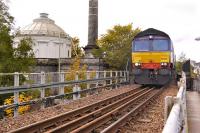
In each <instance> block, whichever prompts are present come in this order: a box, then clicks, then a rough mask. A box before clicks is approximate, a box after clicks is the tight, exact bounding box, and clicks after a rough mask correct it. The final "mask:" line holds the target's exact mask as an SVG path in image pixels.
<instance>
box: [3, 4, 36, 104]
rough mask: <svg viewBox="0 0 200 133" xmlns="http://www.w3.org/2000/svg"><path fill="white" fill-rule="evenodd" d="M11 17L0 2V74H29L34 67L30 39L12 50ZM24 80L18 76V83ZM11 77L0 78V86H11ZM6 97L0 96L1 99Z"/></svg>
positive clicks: (6, 8) (5, 6)
mask: <svg viewBox="0 0 200 133" xmlns="http://www.w3.org/2000/svg"><path fill="white" fill-rule="evenodd" d="M13 19H14V18H13V17H12V16H11V15H10V14H9V12H8V6H7V5H6V4H5V2H4V1H3V0H0V73H13V72H29V71H30V68H31V67H30V66H34V64H35V60H34V54H33V50H32V42H31V39H30V38H24V39H22V40H21V41H20V43H19V44H18V47H17V48H13V47H12V45H13V39H14V37H15V34H14V33H12V32H11V31H13V28H12V27H13ZM24 80H25V78H24V77H23V76H20V83H22V82H23V81H24ZM13 82H14V81H13V76H0V86H10V85H13ZM6 97H8V95H3V96H2V95H0V104H1V103H2V99H5V98H6Z"/></svg>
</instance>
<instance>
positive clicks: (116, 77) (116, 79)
mask: <svg viewBox="0 0 200 133" xmlns="http://www.w3.org/2000/svg"><path fill="white" fill-rule="evenodd" d="M117 84H118V71H115V89H117Z"/></svg>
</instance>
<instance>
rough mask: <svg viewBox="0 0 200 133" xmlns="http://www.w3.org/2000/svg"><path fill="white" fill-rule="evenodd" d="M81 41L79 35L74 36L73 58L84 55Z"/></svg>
mask: <svg viewBox="0 0 200 133" xmlns="http://www.w3.org/2000/svg"><path fill="white" fill-rule="evenodd" d="M79 43H80V40H79V38H78V37H73V38H72V58H74V57H82V56H83V55H84V54H83V51H82V49H81V47H80V44H79Z"/></svg>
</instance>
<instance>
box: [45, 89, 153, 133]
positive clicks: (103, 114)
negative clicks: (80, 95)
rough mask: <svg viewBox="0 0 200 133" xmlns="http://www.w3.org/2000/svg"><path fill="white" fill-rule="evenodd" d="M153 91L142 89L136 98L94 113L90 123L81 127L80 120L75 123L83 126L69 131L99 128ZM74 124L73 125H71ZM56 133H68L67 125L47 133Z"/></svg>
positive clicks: (75, 132) (75, 131) (74, 132)
mask: <svg viewBox="0 0 200 133" xmlns="http://www.w3.org/2000/svg"><path fill="white" fill-rule="evenodd" d="M152 90H153V89H148V90H147V89H144V92H142V93H138V94H139V95H135V96H136V97H129V98H128V99H127V100H126V101H124V102H121V103H120V104H116V105H115V106H114V107H115V108H112V107H110V109H109V108H106V109H107V110H108V111H104V110H102V111H99V112H95V113H94V114H97V118H96V119H93V120H91V121H90V122H89V121H87V123H84V124H85V125H83V122H82V121H81V119H80V120H79V121H77V122H76V124H77V123H78V122H82V123H81V124H82V125H83V126H80V125H81V124H79V126H80V127H79V128H77V129H75V130H73V131H70V132H72V133H77V132H79V133H80V132H81V133H82V132H83V133H84V132H87V133H88V132H91V131H92V130H93V129H95V128H97V127H99V126H100V125H102V124H104V123H106V122H108V121H109V120H111V119H113V117H115V115H117V114H118V113H119V112H121V111H122V110H125V109H127V108H128V107H129V106H130V105H133V104H134V103H135V102H137V101H138V100H139V99H141V98H142V97H144V96H146V95H147V94H149V93H150V92H152ZM72 124H75V123H71V125H72ZM55 132H56V133H57V132H59V133H60V132H61V133H62V132H68V129H67V125H66V126H65V125H62V126H60V127H57V128H55V129H53V130H52V131H49V133H55Z"/></svg>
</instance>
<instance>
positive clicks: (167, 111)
mask: <svg viewBox="0 0 200 133" xmlns="http://www.w3.org/2000/svg"><path fill="white" fill-rule="evenodd" d="M173 104H174V100H173V97H172V96H166V97H165V108H164V121H165V123H166V121H167V118H168V116H169V114H170V111H171V109H172V106H173Z"/></svg>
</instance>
